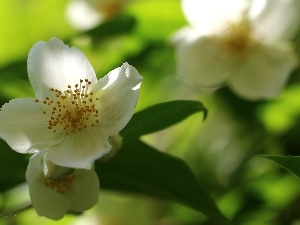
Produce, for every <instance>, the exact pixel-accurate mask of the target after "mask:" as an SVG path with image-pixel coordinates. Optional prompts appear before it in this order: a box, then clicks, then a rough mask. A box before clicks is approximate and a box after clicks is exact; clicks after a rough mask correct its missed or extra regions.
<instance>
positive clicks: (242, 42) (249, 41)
mask: <svg viewBox="0 0 300 225" xmlns="http://www.w3.org/2000/svg"><path fill="white" fill-rule="evenodd" d="M213 38H214V39H215V40H216V41H217V43H218V44H219V45H220V46H221V48H223V49H224V50H225V51H227V52H229V53H230V54H233V55H235V56H238V57H240V56H245V55H247V54H248V53H249V51H251V50H252V49H253V48H254V47H255V46H256V44H257V43H256V41H255V40H253V38H252V26H251V23H250V21H249V20H248V19H247V18H245V17H243V18H242V19H241V20H239V21H238V22H235V23H230V24H228V26H226V27H225V29H224V30H223V32H222V35H220V36H214V37H213Z"/></svg>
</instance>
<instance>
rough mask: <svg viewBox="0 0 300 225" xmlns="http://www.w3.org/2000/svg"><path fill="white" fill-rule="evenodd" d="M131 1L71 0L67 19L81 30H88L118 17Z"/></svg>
mask: <svg viewBox="0 0 300 225" xmlns="http://www.w3.org/2000/svg"><path fill="white" fill-rule="evenodd" d="M129 1H131V0H70V2H69V4H68V6H67V11H66V17H67V19H68V21H69V22H70V24H71V25H72V26H73V27H75V28H77V29H79V30H88V29H91V28H94V27H95V26H97V25H98V24H99V23H101V21H103V20H106V19H109V18H112V17H114V16H116V15H117V14H118V13H119V12H120V11H122V9H123V8H124V6H125V5H126V4H127V3H128V2H129Z"/></svg>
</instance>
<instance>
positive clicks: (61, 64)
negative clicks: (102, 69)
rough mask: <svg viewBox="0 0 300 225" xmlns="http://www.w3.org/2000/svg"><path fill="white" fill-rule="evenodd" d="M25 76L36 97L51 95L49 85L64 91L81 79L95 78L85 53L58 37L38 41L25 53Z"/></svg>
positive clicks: (92, 79)
mask: <svg viewBox="0 0 300 225" xmlns="http://www.w3.org/2000/svg"><path fill="white" fill-rule="evenodd" d="M27 64H28V76H29V80H30V82H31V84H32V86H33V88H34V90H35V94H36V96H37V98H39V99H44V98H45V97H47V96H48V97H50V96H51V92H50V90H49V89H50V88H54V89H58V90H60V91H64V90H67V89H68V85H71V86H72V87H73V86H74V85H75V84H78V83H79V80H80V79H83V80H84V79H88V80H89V81H91V82H92V83H95V82H96V75H95V72H94V70H93V68H92V66H91V64H90V63H89V61H88V60H87V58H86V57H85V55H84V54H83V53H82V52H81V51H80V50H78V49H77V48H75V47H72V48H70V47H69V46H67V45H65V44H64V43H63V42H62V41H61V40H59V39H57V38H52V39H50V40H49V42H42V41H40V42H37V43H36V44H35V45H34V46H33V47H32V48H31V50H30V52H29V55H28V61H27Z"/></svg>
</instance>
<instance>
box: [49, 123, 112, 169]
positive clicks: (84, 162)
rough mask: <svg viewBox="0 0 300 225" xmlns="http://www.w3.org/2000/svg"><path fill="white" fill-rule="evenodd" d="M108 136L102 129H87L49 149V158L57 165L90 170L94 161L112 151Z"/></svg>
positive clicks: (73, 134) (69, 136)
mask: <svg viewBox="0 0 300 225" xmlns="http://www.w3.org/2000/svg"><path fill="white" fill-rule="evenodd" d="M107 139H108V135H107V134H106V133H105V132H104V131H103V130H102V129H100V128H98V127H94V128H85V129H83V130H82V131H77V132H76V133H72V134H69V135H67V136H66V138H65V140H64V141H63V142H62V143H60V144H58V145H55V146H52V147H49V148H48V149H47V153H48V158H49V159H50V160H51V161H52V162H53V163H55V164H57V165H60V166H64V167H71V168H82V169H90V168H91V167H92V164H93V162H94V160H96V159H98V158H100V157H102V156H103V155H105V154H106V153H108V152H109V151H110V149H111V145H110V144H109V143H108V141H107Z"/></svg>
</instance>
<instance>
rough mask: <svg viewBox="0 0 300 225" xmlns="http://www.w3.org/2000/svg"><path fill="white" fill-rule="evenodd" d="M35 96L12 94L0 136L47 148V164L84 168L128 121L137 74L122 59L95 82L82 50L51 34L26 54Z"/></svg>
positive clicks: (1, 115)
mask: <svg viewBox="0 0 300 225" xmlns="http://www.w3.org/2000/svg"><path fill="white" fill-rule="evenodd" d="M28 75H29V80H30V82H31V84H32V86H33V88H34V90H35V94H36V99H34V98H24V99H13V100H11V101H10V102H9V103H7V104H5V105H3V107H2V109H1V112H0V137H1V138H2V139H4V140H5V141H6V142H7V143H8V144H9V145H10V147H11V148H12V149H14V150H15V151H17V152H20V153H33V152H35V151H37V150H40V149H45V148H47V152H48V157H49V159H50V160H51V161H53V163H55V164H57V165H60V166H65V167H71V168H85V169H90V168H91V165H92V163H93V161H94V160H95V159H97V158H100V157H102V156H103V155H105V154H106V153H108V152H109V151H110V149H111V145H110V144H109V142H108V138H109V137H110V136H113V135H116V134H118V133H119V131H120V130H122V129H123V128H124V126H125V125H126V124H127V123H128V121H129V120H130V118H131V116H132V114H133V112H134V109H135V106H136V104H137V100H138V95H139V88H140V84H141V81H142V77H141V76H140V75H139V73H138V72H137V70H136V69H135V68H133V67H132V66H130V65H128V64H127V63H124V64H123V66H121V67H119V68H116V69H114V70H113V71H111V72H110V73H109V74H108V75H106V76H105V77H103V78H102V79H99V80H98V81H97V78H96V75H95V72H94V70H93V68H92V67H91V65H90V63H89V61H88V60H87V59H86V57H85V56H84V54H83V53H82V52H81V51H79V50H78V49H77V48H74V47H72V48H69V47H68V46H66V45H64V44H63V42H62V41H60V40H59V39H57V38H52V39H51V40H50V41H49V42H46V43H45V42H38V43H36V44H35V45H34V46H33V47H32V49H31V50H30V52H29V56H28Z"/></svg>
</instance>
